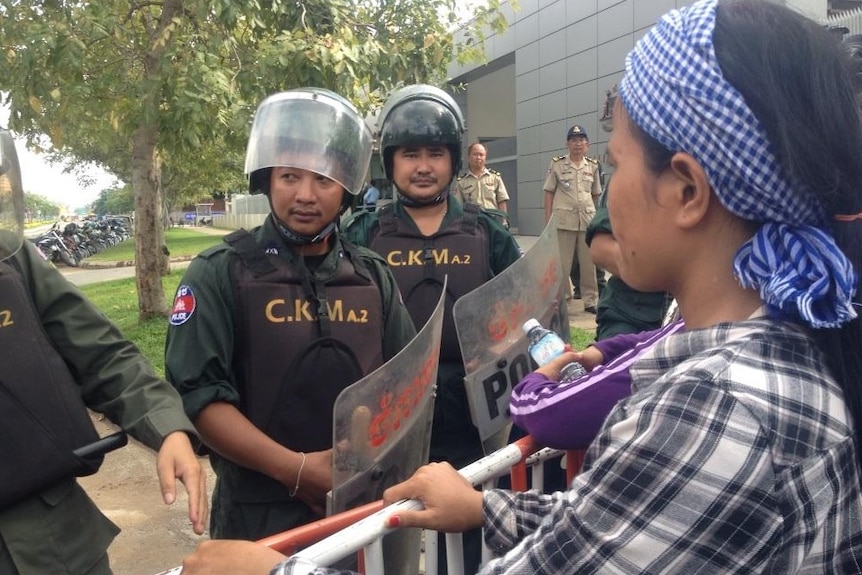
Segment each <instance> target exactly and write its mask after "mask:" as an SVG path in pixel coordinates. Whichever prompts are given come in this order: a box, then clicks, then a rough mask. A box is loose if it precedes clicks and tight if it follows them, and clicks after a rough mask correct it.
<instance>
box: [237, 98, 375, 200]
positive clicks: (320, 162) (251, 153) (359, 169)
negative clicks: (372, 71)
mask: <svg viewBox="0 0 862 575" xmlns="http://www.w3.org/2000/svg"><path fill="white" fill-rule="evenodd" d="M371 154H372V135H371V130H370V129H369V128H368V126H366V124H365V122H364V120H363V119H362V118H361V117H360V116H359V113H358V112H357V111H356V109H355V108H354V107H353V105H352V104H350V103H349V102H348V101H347V100H345V99H343V98H341V96H338V95H337V94H335V93H334V92H329V91H328V90H322V89H317V88H307V89H300V90H295V91H290V92H281V93H278V94H274V95H272V96H269V97H268V98H266V99H265V100H264V101H263V102H261V104H260V105H259V106H258V108H257V112H256V113H255V115H254V122H253V123H252V126H251V134H250V135H249V140H248V149H247V151H246V158H245V173H246V174H247V175H250V174H253V173H254V172H256V171H257V170H261V169H264V168H274V167H277V166H284V167H291V168H301V169H304V170H309V171H311V172H314V173H316V174H320V175H322V176H326V177H327V178H330V179H332V180H335V181H336V182H338V183H339V184H341V186H342V187H344V189H345V190H347V191H348V192H349V193H350V194H353V195H357V194H359V192H360V190H361V189H362V185H363V183H364V182H365V178H366V175H367V173H368V166H369V162H370V160H371Z"/></svg>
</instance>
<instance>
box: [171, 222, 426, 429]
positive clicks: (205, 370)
mask: <svg viewBox="0 0 862 575" xmlns="http://www.w3.org/2000/svg"><path fill="white" fill-rule="evenodd" d="M250 233H251V235H252V236H253V237H254V238H255V240H256V241H257V242H258V244H259V245H261V246H262V247H263V248H264V249H266V250H267V251H268V253H273V251H274V250H275V251H277V253H278V254H279V255H280V256H281V257H283V258H285V259H286V260H287V261H289V262H291V263H292V264H294V265H300V264H299V256H298V255H297V254H296V253H295V252H294V251H293V250H292V249H291V248H290V247H289V246H288V245H287V244H286V242H285V241H284V240H283V239H282V238H281V236H280V234H279V233H278V231H277V230H276V229H275V227H274V225H273V223H272V219H271V218H267V220H266V222H265V223H264V224H263V225H262V226H259V227H256V228H254V229H253V230H251V232H250ZM358 251H359V253H360V256H361V257H362V259H363V261H364V262H365V263H366V264H367V265H368V268H369V270H370V271H371V272H372V273H373V274H374V275H375V280H376V282H377V285H378V286H380V289H381V292H382V301H383V359H384V361H386V360H388V359H390V358H392V357H393V356H395V354H397V353H398V352H399V351H401V349H402V348H403V347H404V346H405V345H407V344H408V343H409V342H410V340H411V339H413V337H414V336H415V334H416V330H415V329H414V327H413V322H412V321H411V320H410V315H409V314H408V313H407V308H405V307H404V304H403V303H402V302H401V296H400V294H399V293H398V290H397V287H396V286H395V280H394V278H393V277H392V273H391V272H390V271H389V269H388V268H387V267H386V265H385V264H384V262H383V260H382V258H380V256H378V255H377V254H375V253H374V252H372V251H370V250H367V249H364V248H359V250H358ZM341 254H342V247H341V244H340V241H339V240H336V244H335V249H332V250H330V251H329V253H328V254H327V255H326V257H325V258H324V260H323V261H322V262H321V263H320V264H319V266H318V267H317V269H316V270H314V271H313V273H312V275H313V276H314V277H320V278H324V277H328V276H330V275H331V274H332V272H333V271H334V270H335V269H336V268H335V266H337V265H338V262H339V260H340V257H341ZM234 257H238V256H237V255H236V253H235V252H234V251H233V249H232V248H231V247H230V246H228V245H227V244H222V245H219V246H216V247H214V248H211V249H209V250H207V251H205V252H203V253H202V254H200V255H199V256H198V257H196V258H195V259H194V260H193V261H192V263H191V264H190V265H189V267H188V269H187V270H186V273H185V275H184V276H183V279H182V282H181V285H186V286H191V287H192V289H193V291H194V297H195V300H196V302H195V311H194V314H193V316H192V319H190V320H189V321H188V322H187V323H185V324H184V325H181V326H170V328H169V329H168V338H167V345H166V352H165V370H166V372H167V376H168V380H169V381H170V382H171V383H173V384H174V386H175V387H176V388H177V390H178V391H179V392H180V395H181V396H182V398H183V404H184V405H185V409H186V413H187V414H188V416H189V417H190V418H191V419H192V420H193V421H194V419H195V418H197V416H198V414H200V412H201V411H202V410H203V409H204V408H205V407H206V406H207V405H209V404H210V403H213V402H216V401H225V402H228V403H231V404H233V405H235V406H237V407H239V405H240V397H239V391H238V390H237V385H236V379H235V375H234V372H235V370H234V367H233V365H232V364H231V360H232V358H233V355H234V349H235V348H236V342H235V341H234V338H235V337H236V329H237V325H236V321H235V320H236V302H235V301H234V288H233V286H232V285H231V279H230V273H229V265H230V262H231V260H232V258H234Z"/></svg>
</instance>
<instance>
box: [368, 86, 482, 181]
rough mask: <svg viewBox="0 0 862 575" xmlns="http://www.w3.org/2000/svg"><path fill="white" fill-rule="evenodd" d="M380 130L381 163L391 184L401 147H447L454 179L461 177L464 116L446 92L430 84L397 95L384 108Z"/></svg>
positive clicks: (379, 122)
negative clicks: (396, 152) (393, 164)
mask: <svg viewBox="0 0 862 575" xmlns="http://www.w3.org/2000/svg"><path fill="white" fill-rule="evenodd" d="M377 126H378V130H377V132H378V135H377V140H378V144H379V146H380V159H381V160H382V161H383V170H384V172H385V174H386V178H387V179H389V180H390V181H392V155H393V154H394V153H395V149H396V148H399V147H401V146H432V145H437V146H439V145H443V146H446V147H447V148H449V152H450V155H451V157H452V179H454V178H455V176H457V175H458V172H459V171H460V169H461V141H462V139H463V138H464V131H465V127H464V116H462V115H461V108H459V107H458V104H456V103H455V100H454V99H453V98H452V96H450V95H449V94H448V93H446V92H445V91H443V90H441V89H440V88H436V87H434V86H429V85H427V84H416V85H413V86H407V87H406V88H402V89H400V90H398V91H396V92H395V93H394V94H392V95H391V96H390V97H389V99H388V100H387V101H386V104H385V105H384V106H383V111H381V112H380V119H379V120H378V123H377ZM450 183H451V182H450Z"/></svg>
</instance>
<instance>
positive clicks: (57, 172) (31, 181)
mask: <svg viewBox="0 0 862 575" xmlns="http://www.w3.org/2000/svg"><path fill="white" fill-rule="evenodd" d="M8 119H9V110H8V109H6V108H5V107H0V127H5V126H6V124H7V121H8ZM15 151H16V152H18V163H19V164H21V182H22V184H23V185H24V191H25V192H27V193H31V194H38V195H40V196H45V197H46V198H48V199H49V200H51V201H52V202H54V203H55V204H57V205H59V206H65V207H66V208H67V209H68V210H69V211H74V210H75V209H76V208H82V207H84V206H87V205H89V204H91V203H92V202H93V201H94V200H95V199H96V198H97V197H98V196H99V192H101V191H102V190H104V189H105V188H109V187H112V186H113V185H114V184H116V182H117V181H116V179H115V178H114V177H113V176H111V175H110V174H108V173H107V172H105V171H104V170H100V169H97V168H92V169H90V170H88V176H90V177H91V178H92V180H93V182H94V183H93V185H91V186H83V185H81V184H80V183H79V182H78V178H77V176H75V174H65V173H63V167H64V166H63V165H61V164H56V165H51V164H49V163H48V161H47V160H46V159H45V158H44V157H43V156H41V155H39V154H36V153H35V152H31V151H30V150H28V149H27V148H26V146H25V145H24V140H23V139H20V138H15Z"/></svg>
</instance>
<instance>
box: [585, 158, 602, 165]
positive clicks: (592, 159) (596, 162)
mask: <svg viewBox="0 0 862 575" xmlns="http://www.w3.org/2000/svg"><path fill="white" fill-rule="evenodd" d="M584 159H585V160H586V161H588V162H590V163H592V164H598V163H599V161H598V160H597V159H595V158H590V157H586V156H585V157H584Z"/></svg>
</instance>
